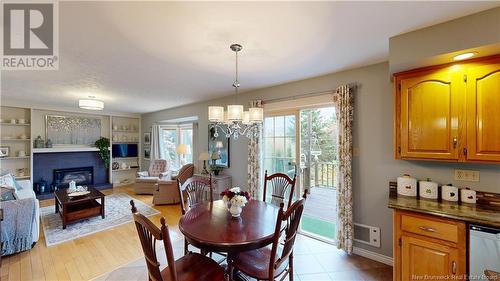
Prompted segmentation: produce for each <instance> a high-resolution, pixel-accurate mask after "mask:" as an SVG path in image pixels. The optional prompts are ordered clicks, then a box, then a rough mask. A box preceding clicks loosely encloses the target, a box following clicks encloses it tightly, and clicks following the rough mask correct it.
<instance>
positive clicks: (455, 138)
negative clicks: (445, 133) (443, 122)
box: [453, 137, 458, 148]
mask: <svg viewBox="0 0 500 281" xmlns="http://www.w3.org/2000/svg"><path fill="white" fill-rule="evenodd" d="M457 143H458V139H457V137H453V148H457Z"/></svg>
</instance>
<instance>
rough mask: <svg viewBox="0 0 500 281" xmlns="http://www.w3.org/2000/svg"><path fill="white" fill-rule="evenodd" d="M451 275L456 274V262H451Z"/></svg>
mask: <svg viewBox="0 0 500 281" xmlns="http://www.w3.org/2000/svg"><path fill="white" fill-rule="evenodd" d="M451 273H452V274H457V262H456V261H452V262H451Z"/></svg>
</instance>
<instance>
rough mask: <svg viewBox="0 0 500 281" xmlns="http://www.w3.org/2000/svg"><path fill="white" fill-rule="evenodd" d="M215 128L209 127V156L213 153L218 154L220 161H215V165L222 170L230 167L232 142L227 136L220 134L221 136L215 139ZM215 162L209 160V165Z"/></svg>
mask: <svg viewBox="0 0 500 281" xmlns="http://www.w3.org/2000/svg"><path fill="white" fill-rule="evenodd" d="M215 130H216V129H215V127H212V126H210V125H209V126H208V154H209V155H210V156H212V155H213V153H217V154H218V155H219V157H220V159H217V160H215V165H216V166H218V167H222V168H229V167H230V163H231V161H230V158H231V157H230V156H231V155H230V141H229V138H226V135H225V134H223V133H220V132H219V135H218V136H217V137H215ZM213 161H214V160H209V163H211V164H212V163H213Z"/></svg>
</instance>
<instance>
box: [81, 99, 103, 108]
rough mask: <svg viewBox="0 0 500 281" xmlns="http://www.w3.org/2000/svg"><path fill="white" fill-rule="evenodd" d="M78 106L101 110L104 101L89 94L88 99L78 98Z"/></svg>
mask: <svg viewBox="0 0 500 281" xmlns="http://www.w3.org/2000/svg"><path fill="white" fill-rule="evenodd" d="M78 107H80V108H83V109H88V110H103V109H104V102H103V101H100V100H96V99H95V97H94V96H89V98H88V99H81V100H78Z"/></svg>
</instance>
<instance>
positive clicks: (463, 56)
mask: <svg viewBox="0 0 500 281" xmlns="http://www.w3.org/2000/svg"><path fill="white" fill-rule="evenodd" d="M476 54H477V53H476V52H468V53H463V54H460V55H456V56H454V57H453V60H466V59H470V58H472V57H473V56H475V55H476Z"/></svg>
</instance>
